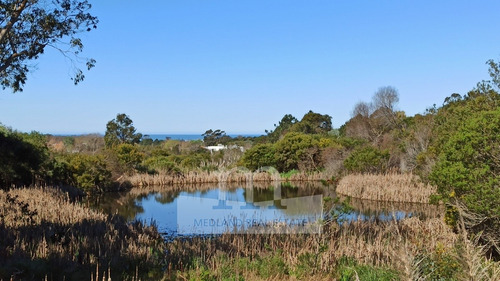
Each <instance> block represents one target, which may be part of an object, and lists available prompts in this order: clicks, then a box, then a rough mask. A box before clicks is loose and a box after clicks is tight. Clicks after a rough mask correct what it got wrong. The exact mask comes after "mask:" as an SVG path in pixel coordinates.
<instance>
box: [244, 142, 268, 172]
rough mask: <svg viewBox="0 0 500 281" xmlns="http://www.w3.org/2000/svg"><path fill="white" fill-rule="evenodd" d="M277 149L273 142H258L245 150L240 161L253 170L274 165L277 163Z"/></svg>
mask: <svg viewBox="0 0 500 281" xmlns="http://www.w3.org/2000/svg"><path fill="white" fill-rule="evenodd" d="M275 151H276V150H275V148H274V145H272V144H269V143H265V144H257V145H255V146H254V147H252V148H250V149H248V150H247V151H245V154H243V157H242V158H241V161H240V163H241V165H243V166H245V167H246V168H248V169H250V170H252V171H255V170H257V169H259V168H262V167H266V166H269V167H274V166H275V165H276V159H275Z"/></svg>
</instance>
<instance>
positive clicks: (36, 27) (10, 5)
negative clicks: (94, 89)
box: [0, 0, 98, 92]
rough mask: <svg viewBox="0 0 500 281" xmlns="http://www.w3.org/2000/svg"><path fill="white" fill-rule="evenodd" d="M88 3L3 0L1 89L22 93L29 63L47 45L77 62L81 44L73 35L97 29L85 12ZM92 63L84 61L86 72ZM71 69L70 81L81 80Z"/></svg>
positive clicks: (0, 7) (94, 20)
mask: <svg viewBox="0 0 500 281" xmlns="http://www.w3.org/2000/svg"><path fill="white" fill-rule="evenodd" d="M90 8H91V5H90V4H89V3H88V1H86V0H85V1H81V0H80V1H79V0H57V1H40V0H3V1H0V14H1V15H2V16H1V20H0V22H1V24H2V25H1V26H0V50H1V51H0V80H1V82H0V83H1V84H2V87H3V88H4V89H5V88H11V89H12V90H13V91H14V92H17V91H22V90H23V86H24V84H25V82H26V79H27V74H28V72H29V71H30V69H33V65H34V64H33V63H32V62H31V61H32V60H36V59H38V57H39V56H40V55H41V54H43V53H44V51H45V48H46V47H47V46H49V47H53V48H55V49H56V50H58V51H60V52H61V53H62V54H63V55H64V56H66V57H69V56H70V55H74V56H75V59H74V60H72V62H74V61H78V59H79V57H78V55H79V53H80V52H81V51H82V50H83V43H82V40H81V39H80V38H78V37H77V35H78V34H79V33H81V32H84V31H90V30H92V29H94V28H96V27H97V23H98V20H97V18H96V17H95V16H92V15H91V14H90V13H89V12H88V11H89V10H90ZM94 64H95V60H94V59H88V60H87V62H86V67H87V69H90V68H92V67H93V66H94ZM84 77H85V76H84V74H83V71H82V70H80V69H78V68H75V76H74V78H72V80H73V81H74V82H75V84H77V83H78V82H80V81H82V80H83V79H84Z"/></svg>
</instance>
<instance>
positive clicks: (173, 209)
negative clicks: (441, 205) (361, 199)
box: [130, 187, 419, 236]
mask: <svg viewBox="0 0 500 281" xmlns="http://www.w3.org/2000/svg"><path fill="white" fill-rule="evenodd" d="M297 190H298V189H293V188H292V189H290V188H288V187H278V188H274V189H264V190H263V189H249V188H247V189H245V188H233V189H230V190H224V189H217V188H216V189H211V190H205V191H196V192H177V193H168V192H164V193H152V194H149V195H147V196H144V195H142V196H139V197H138V198H136V199H135V201H134V199H133V200H132V201H130V202H134V203H135V205H136V206H140V208H139V209H141V212H139V213H137V215H136V219H139V220H142V221H145V222H146V223H149V222H151V221H152V220H153V221H154V222H155V223H156V225H157V226H158V228H159V230H160V231H161V232H163V233H165V234H167V235H174V236H175V235H183V234H186V235H190V234H189V233H190V231H191V234H193V233H197V232H196V231H198V232H205V233H209V234H213V233H219V232H220V229H215V227H214V226H213V225H212V226H210V225H208V226H207V225H205V224H206V222H207V220H208V221H209V220H210V219H212V220H213V221H217V220H224V219H226V220H227V219H231V218H233V219H234V218H240V219H244V218H248V217H255V218H256V219H257V220H259V221H273V220H274V221H277V220H281V221H280V222H279V223H282V222H283V221H284V220H286V219H288V220H294V219H298V218H307V220H308V221H311V220H312V219H314V220H316V218H318V217H320V216H322V215H323V214H322V211H323V210H321V208H322V203H323V200H322V195H313V194H318V193H317V192H316V193H314V192H311V193H308V192H303V191H304V190H303V189H302V190H300V193H298V192H297ZM281 191H283V192H281ZM282 196H283V198H282ZM358 205H359V204H358ZM360 206H361V207H363V204H361V205H360ZM392 209H394V210H395V211H391V210H392ZM402 209H404V208H401V206H400V207H394V206H392V207H391V208H378V207H377V206H375V207H372V208H366V207H365V208H363V210H364V211H360V209H355V210H354V211H352V212H350V213H348V214H343V215H341V216H340V218H339V219H340V221H356V220H374V219H377V220H385V221H386V220H394V219H396V220H400V219H403V218H405V217H410V216H413V215H419V213H418V211H413V210H412V209H411V208H406V209H405V210H406V211H401V210H402ZM142 210H143V212H142ZM415 212H416V213H415ZM318 214H319V215H318ZM325 215H327V216H328V214H325ZM325 219H328V218H325ZM195 222H197V225H194V224H195ZM209 222H210V221H209ZM195 226H196V227H197V228H198V229H196V227H195ZM210 227H211V228H210ZM178 229H179V232H178ZM232 229H234V224H233V228H232ZM225 230H227V226H226V229H225ZM199 234H202V233H199Z"/></svg>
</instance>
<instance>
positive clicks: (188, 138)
mask: <svg viewBox="0 0 500 281" xmlns="http://www.w3.org/2000/svg"><path fill="white" fill-rule="evenodd" d="M146 135H148V136H149V137H150V138H151V139H152V140H166V139H167V138H170V139H171V140H185V141H191V140H202V139H203V136H202V135H201V134H199V135H197V134H186V135H181V134H143V136H146ZM228 136H230V137H232V138H235V137H239V136H242V137H258V136H260V135H259V134H233V135H231V134H230V135H228Z"/></svg>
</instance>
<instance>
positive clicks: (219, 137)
mask: <svg viewBox="0 0 500 281" xmlns="http://www.w3.org/2000/svg"><path fill="white" fill-rule="evenodd" d="M202 136H203V142H204V143H205V145H206V146H212V145H217V144H226V143H227V142H228V141H229V140H231V137H230V136H228V135H226V132H224V131H222V130H219V129H217V130H215V131H213V130H212V129H209V130H207V131H205V133H203V134H202Z"/></svg>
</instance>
